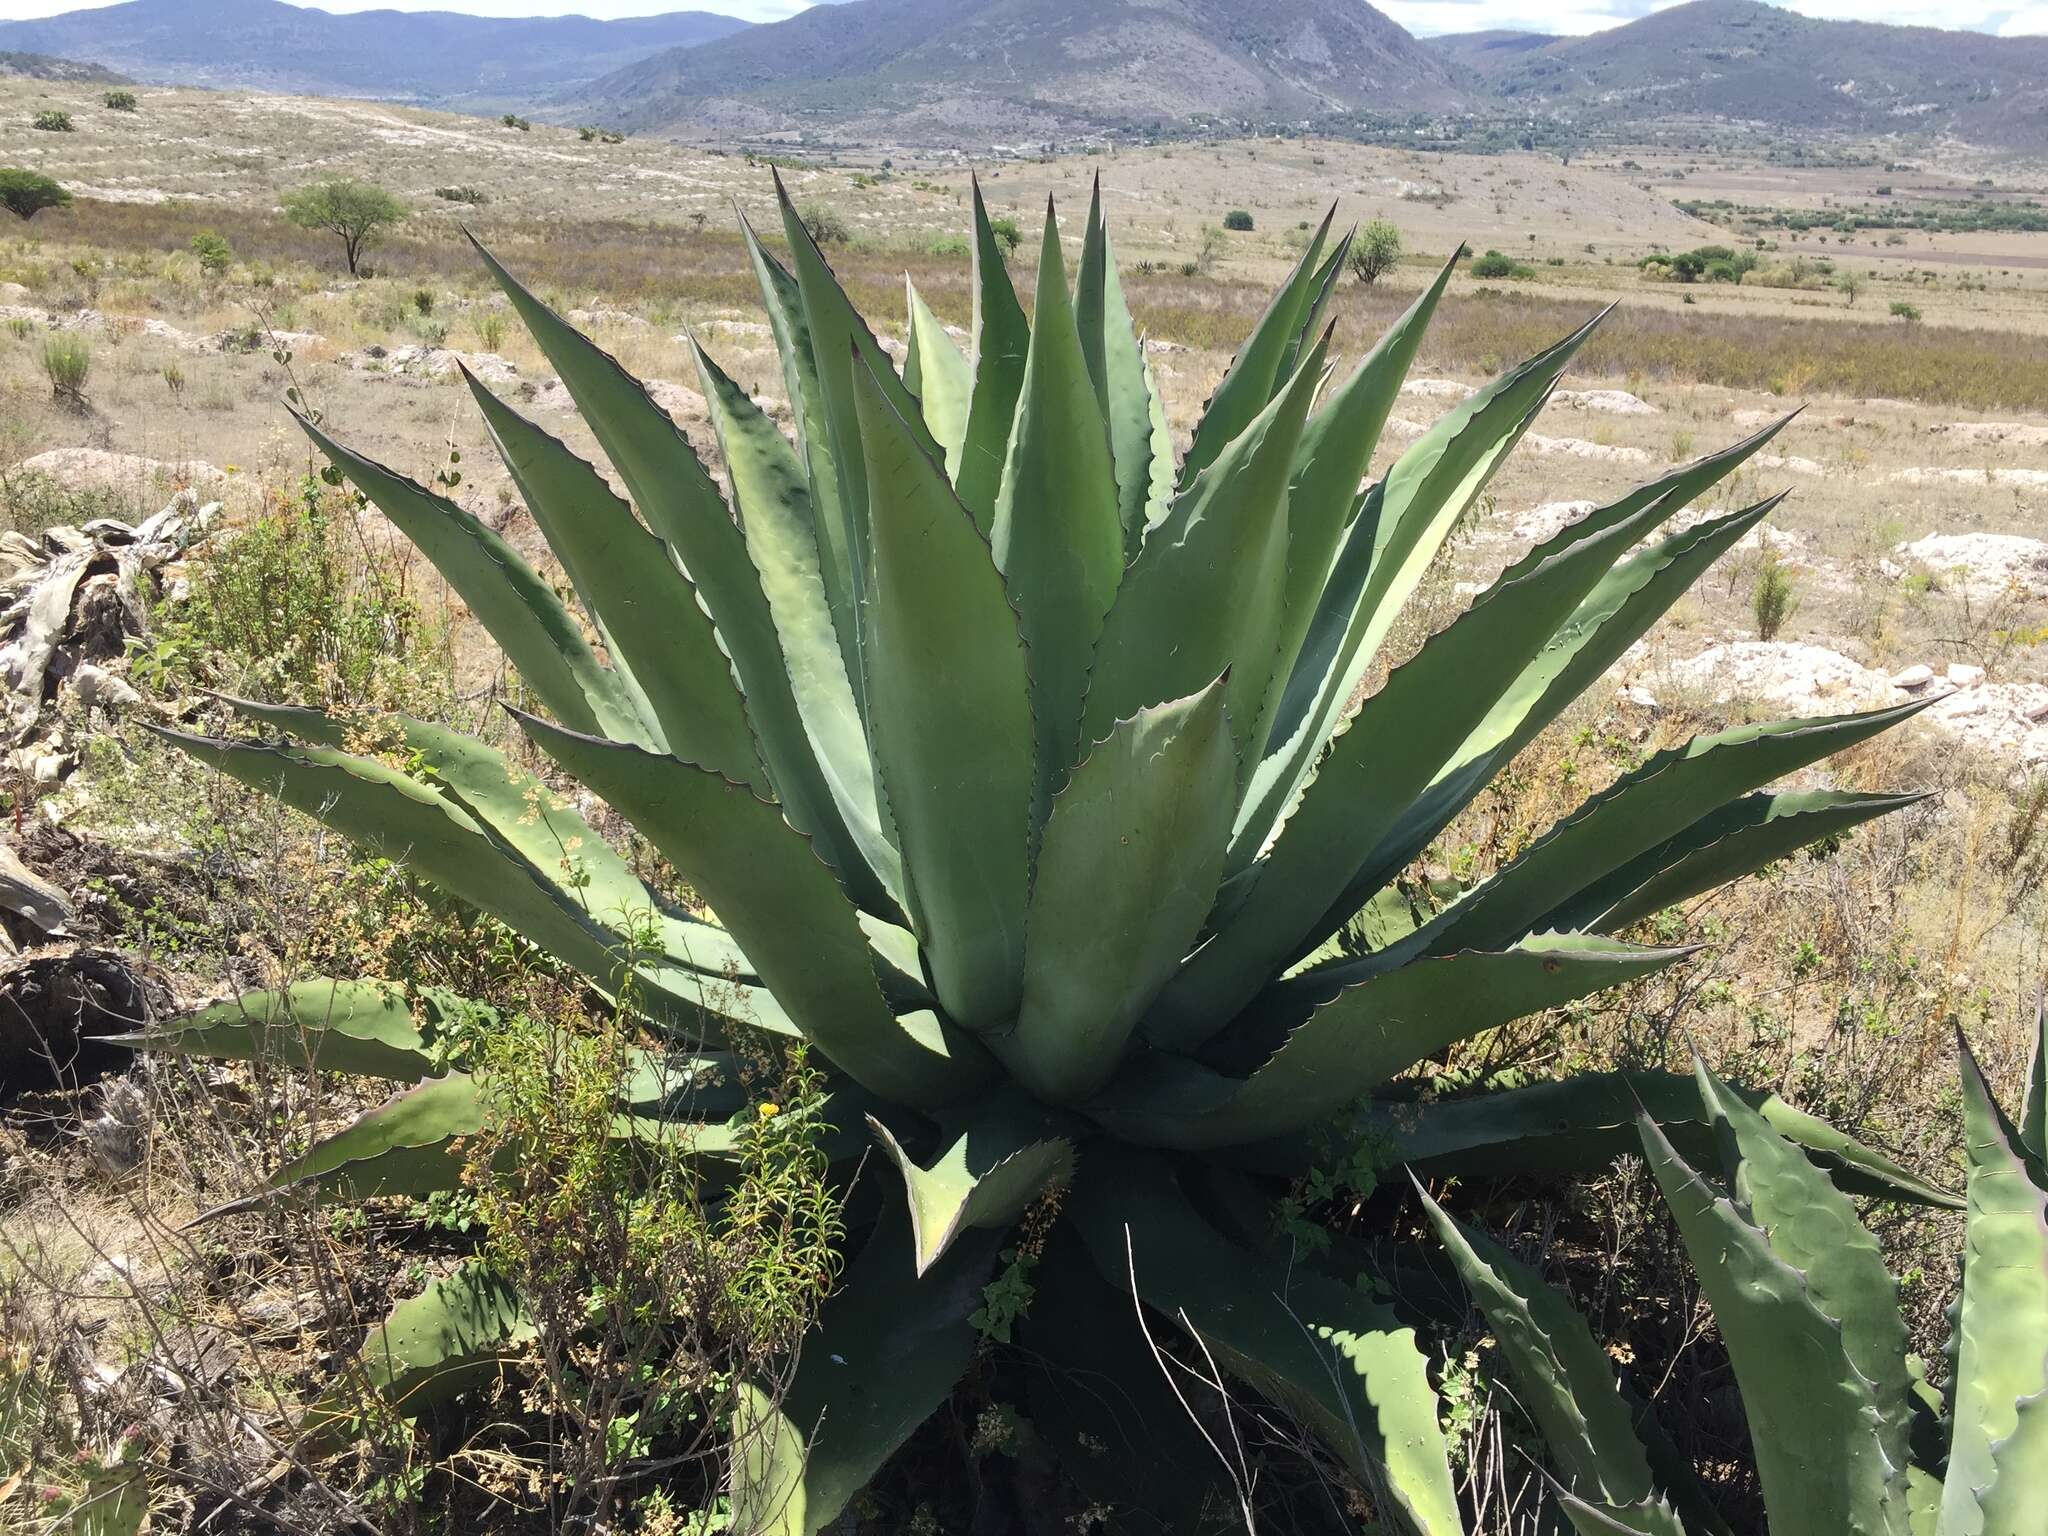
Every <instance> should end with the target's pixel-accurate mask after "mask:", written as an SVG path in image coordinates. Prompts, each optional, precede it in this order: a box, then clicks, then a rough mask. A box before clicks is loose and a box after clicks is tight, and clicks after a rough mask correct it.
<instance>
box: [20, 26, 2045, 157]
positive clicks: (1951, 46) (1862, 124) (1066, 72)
mask: <svg viewBox="0 0 2048 1536" xmlns="http://www.w3.org/2000/svg"><path fill="white" fill-rule="evenodd" d="M564 3H571V0H564ZM713 3H717V0H713ZM0 50H19V51H24V52H33V53H37V54H55V55H61V56H63V57H64V58H68V59H75V60H81V61H88V62H90V63H92V64H95V65H101V66H105V67H108V68H111V69H115V70H119V71H121V72H123V73H124V74H128V75H132V76H134V77H136V78H138V79H141V80H147V81H154V82H164V83H177V84H195V85H212V86H240V87H254V88H259V89H271V90H283V91H294V92H302V93H307V94H329V95H353V96H372V97H379V98H385V99H395V100H406V101H416V102H421V103H427V104H433V105H439V106H449V107H457V108H467V109H470V110H483V109H486V108H488V109H489V110H491V111H497V110H500V109H502V108H505V107H511V108H516V109H518V110H521V111H532V112H533V113H534V115H536V116H549V117H554V118H557V119H560V120H566V121H576V122H594V123H602V124H604V125H606V126H610V127H619V128H630V129H633V130H635V131H640V132H653V133H666V134H674V135H677V136H681V137H689V138H700V139H705V138H708V139H735V140H756V139H767V138H786V137H792V136H797V135H806V136H810V137H812V138H818V139H840V140H856V141H866V142H870V143H885V144H888V143H896V144H942V145H951V146H955V147H961V148H980V149H986V148H989V147H991V146H993V145H1002V144H1013V145H1014V144H1030V145H1037V144H1041V143H1047V142H1063V141H1071V140H1073V139H1074V138H1076V137H1086V136H1088V135H1090V134H1097V133H1133V132H1139V133H1142V132H1150V131H1163V132H1185V131H1189V130H1191V129H1205V128H1207V129H1216V130H1223V131H1228V130H1231V129H1239V128H1255V129H1256V128H1275V127H1298V126H1307V127H1312V128H1322V129H1326V130H1333V131H1351V130H1355V129H1358V128H1361V127H1372V128H1375V129H1376V130H1377V131H1381V132H1395V133H1400V134H1402V135H1404V136H1405V135H1408V134H1409V133H1410V132H1411V124H1417V123H1427V124H1429V125H1431V126H1430V128H1429V129H1428V130H1426V131H1427V132H1429V133H1433V134H1438V135H1448V137H1451V138H1457V137H1459V136H1460V132H1461V128H1460V125H1467V126H1469V125H1472V124H1481V125H1486V126H1487V131H1488V132H1491V133H1493V134H1495V136H1496V137H1497V136H1498V133H1499V132H1500V131H1501V130H1502V125H1508V129H1509V131H1510V133H1511V135H1512V134H1519V132H1520V131H1521V130H1520V129H1519V128H1515V127H1514V126H1513V125H1515V124H1517V123H1520V124H1529V125H1534V124H1541V125H1545V126H1546V127H1547V128H1548V129H1549V130H1550V136H1552V137H1555V136H1558V135H1564V136H1567V137H1569V136H1572V135H1581V136H1609V137H1614V136H1620V137H1624V138H1626V137H1630V136H1647V135H1648V134H1650V133H1651V132H1653V131H1654V130H1656V129H1658V128H1660V127H1679V128H1685V129H1692V130H1702V131H1709V132H1725V131H1731V130H1732V131H1745V130H1747V131H1761V132H1763V133H1765V134H1772V133H1782V132H1786V131H1792V132H1797V133H1802V134H1847V135H1854V136H1857V137H1861V138H1872V137H1889V136H1898V137H1900V138H1916V139H1924V138H1929V137H1937V138H1938V137H1950V138H1957V139H1962V140H1965V141H1967V142H1971V143H1975V144H1979V145H1984V146H1989V147H1994V148H2010V149H2025V150H2039V149H2044V148H2048V38H1998V37H1992V36H1989V35H1987V34H1985V33H1981V32H1964V31H1946V30H1940V29H1936V28H1931V27H1894V26H1884V25H1878V24H1875V23H1868V22H1849V21H1822V20H1816V19H1814V18H1811V17H1807V16H1801V15H1798V14H1795V13H1793V12H1790V11H1787V10H1783V9H1781V8H1779V7H1777V6H1772V5H1765V4H1761V3H1758V0H1689V3H1686V4H1680V5H1674V6H1671V7H1669V8H1668V9H1666V10H1663V11H1659V12H1657V13H1655V14H1653V15H1650V16H1646V17H1644V18H1642V19H1641V20H1638V21H1634V22H1631V23H1629V24H1627V25H1625V26H1620V27H1615V28H1613V29H1612V30H1610V31H1605V32H1598V33H1594V34H1592V35H1591V36H1588V37H1552V36H1547V35H1544V34H1540V33H1521V32H1475V33H1469V34H1465V35H1462V36H1453V37H1439V38H1430V39H1420V40H1419V39H1417V38H1415V37H1413V36H1411V35H1410V34H1409V33H1408V32H1406V31H1405V30H1403V29H1402V28H1401V27H1400V26H1398V25H1396V24H1395V23H1394V22H1393V21H1391V20H1390V19H1388V17H1386V16H1385V15H1383V14H1382V13H1381V12H1379V11H1378V10H1375V9H1374V8H1373V7H1372V6H1371V5H1370V4H1367V3H1366V0H847V3H844V4H830V5H819V6H816V7H814V8H812V9H810V10H807V11H803V12H800V13H799V14H797V15H796V16H793V17H791V18H790V19H788V20H786V21H781V22H776V23H773V24H768V25H761V26H750V25H748V24H747V23H745V22H743V21H740V20H738V19H736V18H733V17H729V16H722V15H716V14H713V13H710V12H704V11H681V12H675V13H672V14H669V15H664V16H651V17H645V18H639V19H634V20H625V21H608V22H607V21H595V20H591V19H589V18H585V17H574V16H566V17H551V18H532V19H523V20H499V19H490V18H484V17H475V16H464V15H458V14H455V13H452V12H397V11H371V12H358V13H354V14H350V15H329V14H328V13H326V12H323V11H318V10H311V9H307V8H303V7H299V6H294V5H286V4H283V3H282V0H126V3H124V4H117V5H110V6H106V7H103V8H99V9H94V10H86V11H74V12H71V13H69V14H67V15H63V16H57V17H52V18H50V19H48V20H44V21H20V22H11V23H0Z"/></svg>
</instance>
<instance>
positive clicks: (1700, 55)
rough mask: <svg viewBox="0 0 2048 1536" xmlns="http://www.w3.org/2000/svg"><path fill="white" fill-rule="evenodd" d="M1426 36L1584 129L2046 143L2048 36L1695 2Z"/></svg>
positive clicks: (1524, 101) (1496, 86) (1540, 108)
mask: <svg viewBox="0 0 2048 1536" xmlns="http://www.w3.org/2000/svg"><path fill="white" fill-rule="evenodd" d="M1434 42H1435V46H1436V47H1437V48H1438V50H1439V51H1440V52H1441V53H1443V54H1444V56H1445V57H1447V58H1449V59H1450V60H1452V61H1453V62H1454V63H1456V64H1457V65H1459V66H1460V67H1461V68H1463V69H1465V70H1467V71H1469V72H1470V73H1471V74H1472V75H1474V76H1476V77H1478V79H1479V80H1480V81H1481V82H1483V83H1484V85H1485V86H1487V87H1490V88H1491V90H1492V91H1493V92H1494V93H1495V94H1496V95H1498V96H1500V97H1501V98H1503V99H1505V100H1506V101H1508V102H1511V103H1518V104H1521V105H1522V106H1524V107H1526V108H1528V109H1529V110H1531V111H1532V112H1536V113H1539V114H1542V115H1556V114H1560V113H1565V114H1572V115H1574V116H1576V117H1577V118H1578V119H1580V120H1581V121H1585V122H1588V123H1592V124H1602V123H1616V122H1642V121H1646V120H1649V119H1652V118H1661V119H1667V120H1668V119H1673V118H1690V119H1704V120H1720V121H1724V122H1744V123H1759V124H1768V125H1771V126H1774V127H1781V128H1797V129H1802V130H1806V131H1812V132H1834V133H1846V134H1856V135H1873V134H1891V133H1903V134H1932V135H1938V136H1951V137H1954V138H1959V139H1962V140H1965V141H1966V142H1969V143H1975V144H1985V145H1996V146H2004V147H2011V148H2025V149H2038V148H2041V147H2043V146H2044V145H2048V37H1992V36H1990V35H1989V34H1987V33H1983V32H1961V31H1947V30H1944V29H1941V28H1936V27H1894V26H1883V25H1879V24H1877V23H1874V22H1864V21H1819V20H1816V19H1814V18H1813V17H1810V16H1802V15H1799V14H1798V13H1797V12H1794V11H1788V10H1784V9H1781V8H1780V7H1778V6H1774V5H1760V4H1757V3H1756V0H1693V3H1692V4H1689V5H1677V6H1673V7H1671V8H1670V9H1669V10H1665V11H1659V12H1657V13H1655V14H1654V15H1650V16H1645V17H1644V18H1643V19H1642V20H1640V21H1636V22H1631V23H1630V24H1629V25H1627V26H1625V27H1616V28H1614V29H1613V30H1611V31H1607V32H1595V33H1593V34H1592V35H1591V36H1589V37H1570V38H1566V37H1545V36H1542V35H1540V34H1535V33H1516V32H1474V33H1468V34H1466V35H1464V36H1461V37H1442V38H1437V39H1435V40H1434Z"/></svg>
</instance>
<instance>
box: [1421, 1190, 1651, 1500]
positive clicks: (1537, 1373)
mask: <svg viewBox="0 0 2048 1536" xmlns="http://www.w3.org/2000/svg"><path fill="white" fill-rule="evenodd" d="M1415 1192H1416V1194H1417V1195H1419V1196H1420V1197H1421V1199H1422V1206H1423V1209H1424V1211H1425V1212H1427V1214H1428V1216H1429V1220H1430V1224H1431V1225H1432V1226H1434V1227H1435V1228H1436V1232H1437V1236H1438V1237H1439V1238H1440V1239H1441V1240H1442V1242H1443V1245H1444V1252H1445V1253H1446V1254H1448V1255H1449V1256H1450V1260H1451V1263H1452V1265H1453V1266H1454V1267H1455V1268H1456V1269H1457V1271H1458V1278H1459V1279H1460V1280H1462V1281H1464V1282H1465V1289H1466V1290H1467V1291H1469V1292H1470V1293H1471V1296H1472V1300H1473V1302H1474V1304H1475V1305H1477V1306H1478V1308H1479V1310H1480V1311H1481V1312H1482V1313H1484V1314H1485V1317H1486V1321H1487V1325H1488V1327H1489V1328H1490V1329H1491V1330H1492V1332H1493V1335H1494V1337H1495V1338H1496V1339H1497V1340H1499V1342H1500V1346H1501V1350H1502V1352H1503V1353H1505V1354H1506V1356H1507V1359H1508V1364H1509V1366H1510V1367H1511V1368H1512V1369H1513V1371H1514V1373H1515V1380H1516V1381H1517V1382H1518V1383H1519V1384H1520V1386H1521V1394H1520V1397H1521V1402H1522V1406H1523V1407H1524V1408H1525V1409H1527V1410H1528V1412H1529V1414H1530V1416H1531V1417H1532V1418H1534V1419H1535V1420H1536V1425H1537V1428H1539V1429H1541V1430H1542V1431H1543V1438H1544V1440H1545V1441H1546V1442H1547V1443H1548V1444H1549V1446H1550V1452H1551V1455H1552V1456H1554V1457H1555V1458H1556V1459H1557V1461H1558V1463H1559V1464H1560V1465H1561V1466H1562V1467H1564V1469H1565V1472H1566V1478H1567V1482H1568V1484H1569V1487H1570V1490H1571V1492H1572V1493H1573V1494H1574V1495H1576V1496H1577V1497H1578V1498H1580V1499H1582V1500H1585V1501H1588V1502H1597V1503H1600V1504H1604V1505H1609V1506H1622V1508H1617V1509H1611V1510H1610V1511H1608V1513H1610V1514H1611V1515H1612V1516H1614V1517H1615V1518H1617V1519H1622V1518H1624V1509H1626V1507H1627V1506H1637V1507H1638V1508H1637V1510H1635V1511H1633V1512H1634V1513H1636V1514H1637V1515H1638V1516H1639V1517H1640V1518H1639V1519H1638V1520H1637V1523H1635V1524H1633V1525H1629V1524H1624V1525H1623V1526H1622V1528H1623V1529H1627V1530H1644V1531H1657V1532H1660V1533H1663V1536H1685V1532H1684V1529H1683V1527H1681V1526H1680V1524H1679V1522H1678V1517H1677V1516H1676V1515H1675V1514H1673V1513H1672V1511H1671V1508H1670V1506H1669V1505H1668V1504H1665V1503H1664V1502H1663V1500H1661V1499H1658V1498H1657V1497H1656V1486H1655V1483H1654V1481H1653V1479H1652V1478H1651V1475H1650V1463H1649V1458H1648V1457H1647V1456H1646V1455H1645V1454H1644V1451H1643V1445H1642V1442H1641V1441H1640V1440H1638V1439H1637V1438H1636V1430H1635V1425H1634V1422H1633V1420H1634V1417H1635V1416H1634V1414H1633V1413H1632V1412H1631V1411H1630V1409H1629V1407H1628V1405H1627V1403H1625V1402H1624V1401H1623V1400H1622V1397H1621V1394H1620V1393H1619V1392H1618V1391H1616V1390H1615V1384H1614V1367H1613V1365H1612V1363H1611V1362H1610V1361H1609V1360H1608V1358H1607V1355H1606V1352H1605V1351H1604V1350H1602V1349H1601V1348H1600V1345H1599V1343H1598V1341H1596V1340H1595V1339H1594V1337H1593V1331H1592V1329H1590V1328H1588V1327H1587V1326H1586V1320H1585V1318H1584V1317H1582V1316H1581V1315H1580V1314H1579V1312H1578V1310H1577V1308H1575V1307H1573V1306H1572V1304H1571V1303H1570V1302H1569V1301H1567V1300H1566V1299H1565V1298H1564V1297H1563V1296H1561V1295H1559V1294H1558V1293H1557V1292H1556V1291H1554V1290H1552V1289H1551V1288H1550V1287H1549V1286H1547V1285H1545V1284H1544V1283H1543V1280H1542V1277H1541V1276H1539V1275H1538V1274H1537V1273H1536V1271H1535V1270H1533V1269H1531V1268H1530V1267H1529V1266H1528V1265H1526V1264H1524V1263H1522V1262H1521V1261H1520V1260H1518V1259H1516V1258H1515V1257H1514V1256H1513V1255H1512V1254H1510V1253H1509V1252H1508V1251H1507V1250H1506V1249H1505V1248H1502V1247H1501V1246H1500V1245H1499V1244H1498V1243H1495V1242H1494V1241H1493V1240H1492V1239H1491V1238H1489V1237H1487V1236H1486V1235H1485V1234H1484V1233H1481V1232H1477V1231H1474V1230H1473V1229H1471V1228H1469V1227H1467V1226H1465V1225H1464V1224H1463V1223H1461V1222H1457V1221H1454V1220H1452V1219H1451V1217H1450V1216H1449V1215H1447V1214H1446V1213H1445V1212H1444V1210H1443V1208H1442V1207H1441V1206H1439V1205H1438V1204H1437V1203H1436V1202H1435V1201H1434V1200H1432V1199H1430V1197H1429V1193H1428V1191H1427V1190H1425V1189H1424V1188H1423V1187H1422V1185H1421V1184H1420V1183H1419V1182H1418V1183H1417V1184H1416V1186H1415Z"/></svg>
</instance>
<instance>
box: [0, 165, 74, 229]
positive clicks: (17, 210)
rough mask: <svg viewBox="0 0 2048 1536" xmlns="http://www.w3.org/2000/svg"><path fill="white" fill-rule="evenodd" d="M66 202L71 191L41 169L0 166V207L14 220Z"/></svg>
mask: <svg viewBox="0 0 2048 1536" xmlns="http://www.w3.org/2000/svg"><path fill="white" fill-rule="evenodd" d="M70 202H71V194H70V193H69V192H67V191H65V190H64V189H63V188H62V187H61V186H59V185H58V184H57V183H56V182H55V181H54V180H52V179H51V178H50V177H48V176H45V175H44V174H43V173H42V172H41V171H31V170H25V169H23V168H22V167H21V166H18V165H5V166H0V208H5V209H6V210H7V211H8V212H9V213H11V214H13V215H14V216H15V217H16V218H17V219H32V218H34V217H35V216H36V215H37V214H39V213H41V212H42V211H43V210H44V209H45V208H63V207H66V206H68V205H69V204H70Z"/></svg>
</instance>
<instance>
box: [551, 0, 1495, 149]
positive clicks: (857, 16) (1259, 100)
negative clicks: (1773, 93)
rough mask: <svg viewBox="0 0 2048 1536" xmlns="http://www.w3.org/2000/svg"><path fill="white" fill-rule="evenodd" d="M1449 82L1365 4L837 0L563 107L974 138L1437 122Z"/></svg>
mask: <svg viewBox="0 0 2048 1536" xmlns="http://www.w3.org/2000/svg"><path fill="white" fill-rule="evenodd" d="M1457 74H1458V71H1457V70H1456V68H1455V67H1454V66H1453V65H1452V64H1451V62H1450V61H1449V60H1448V59H1446V58H1445V57H1444V56H1443V55H1442V54H1440V53H1439V52H1437V51H1436V50H1434V49H1432V48H1429V47H1428V46H1426V45H1425V44H1423V43H1420V42H1418V41H1417V40H1416V39H1415V38H1413V37H1411V36H1410V35H1409V34H1408V33H1407V32H1406V31H1404V30H1403V29H1402V28H1401V27H1399V26H1397V25H1396V24H1395V23H1394V22H1392V21H1390V20H1389V19H1388V18H1387V17H1386V16H1384V15H1382V14H1381V13H1380V12H1379V11H1376V10H1374V9H1373V8H1372V7H1371V6H1370V5H1367V4H1365V3H1364V0H851V3H848V4H843V5H821V6H818V7H815V8H814V9H811V10H808V11H804V12H802V13H800V14H799V15H797V16H794V17H792V18H791V19H789V20H787V21H783V22H778V23H776V24H774V25H772V26H762V27H754V28H751V29H749V30H748V31H746V32H742V33H739V34H737V35H735V36H733V37H728V38H725V39H723V40H721V41H719V42H717V43H713V44H710V45H708V46H706V47H705V48H703V49H701V50H700V49H691V50H688V51H682V50H670V51H669V52H667V53H663V54H660V55H658V56H656V57H654V58H651V59H647V60H645V61H643V62H641V63H639V64H634V65H630V66H628V67H627V68H625V69H622V70H620V71H619V72H617V73H616V74H613V75H610V76H608V77H606V78H605V79H603V80H600V81H597V82H596V83H595V84H593V85H591V86H590V87H588V88H587V89H586V90H584V91H581V92H578V93H576V94H575V97H574V99H575V100H576V101H577V102H578V103H579V104H585V105H587V106H588V108H589V109H590V110H593V111H598V112H601V113H602V115H603V116H604V117H605V119H606V120H607V121H612V122H618V123H621V124H623V125H625V126H629V127H634V128H640V129H660V130H667V131H677V130H683V131H700V132H703V131H709V132H722V133H734V132H740V133H744V132H757V133H758V132H787V131H790V130H801V129H804V128H810V127H824V128H829V129H833V130H836V131H838V132H840V133H844V134H851V135H855V136H863V137H869V138H877V137H880V138H895V139H897V140H899V141H903V142H915V141H918V140H920V139H945V138H948V137H961V136H966V135H970V134H979V135H983V136H984V137H983V138H982V142H984V143H986V142H988V138H989V137H992V136H1003V135H1009V136H1013V137H1024V138H1038V137H1047V136H1052V135H1055V134H1061V133H1071V132H1074V131H1077V130H1085V129H1087V128H1090V127H1111V126H1114V127H1125V128H1131V127H1135V128H1143V127H1147V126H1153V125H1157V126H1162V127H1174V128H1179V127H1185V126H1187V125H1188V124H1190V123H1199V122H1202V121H1205V120H1223V121H1228V122H1236V123H1255V124H1270V123H1281V122H1300V121H1304V120H1310V119H1315V118H1320V117H1325V116H1329V115H1331V114H1333V113H1343V112H1348V111H1352V110H1355V109H1357V108H1358V107H1360V106H1361V105H1364V104H1366V103H1369V102H1370V103H1380V104H1385V105H1387V106H1389V107H1392V108H1396V109H1402V110H1409V109H1418V110H1438V109H1450V108H1456V107H1460V106H1463V105H1465V104H1466V102H1467V99H1468V94H1469V93H1468V92H1467V91H1466V90H1465V89H1464V88H1463V87H1461V85H1460V84H1459V82H1458V81H1457V79H1456V78H1455V77H1456V75H1457ZM1482 94H1483V93H1482Z"/></svg>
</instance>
